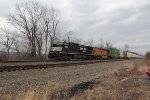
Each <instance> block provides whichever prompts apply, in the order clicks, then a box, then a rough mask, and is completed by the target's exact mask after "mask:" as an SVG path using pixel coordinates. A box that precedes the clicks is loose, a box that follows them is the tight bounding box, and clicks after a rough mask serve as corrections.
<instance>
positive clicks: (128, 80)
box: [72, 60, 150, 100]
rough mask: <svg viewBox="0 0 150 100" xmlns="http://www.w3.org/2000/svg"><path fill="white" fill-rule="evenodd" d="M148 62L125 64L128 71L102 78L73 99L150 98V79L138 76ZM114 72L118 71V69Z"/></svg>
mask: <svg viewBox="0 0 150 100" xmlns="http://www.w3.org/2000/svg"><path fill="white" fill-rule="evenodd" d="M148 63H149V61H148V60H143V61H140V62H137V63H135V64H134V65H132V64H125V65H124V66H125V68H127V69H128V72H126V73H120V74H117V76H113V77H109V78H106V79H103V80H100V84H98V85H96V86H95V87H94V88H93V89H88V90H86V91H85V92H83V93H80V94H78V95H75V96H74V97H73V98H72V100H149V97H150V91H149V88H150V87H149V85H148V82H149V80H146V79H141V80H140V79H139V78H138V77H139V76H141V75H143V74H144V73H145V71H146V70H147V68H148V67H147V65H148ZM112 72H114V73H118V70H117V69H113V70H112ZM143 97H144V98H143Z"/></svg>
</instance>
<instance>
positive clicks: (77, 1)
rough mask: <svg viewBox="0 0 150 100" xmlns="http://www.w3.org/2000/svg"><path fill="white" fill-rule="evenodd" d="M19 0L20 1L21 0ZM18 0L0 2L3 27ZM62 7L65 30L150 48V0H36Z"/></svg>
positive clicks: (142, 49) (137, 48)
mask: <svg viewBox="0 0 150 100" xmlns="http://www.w3.org/2000/svg"><path fill="white" fill-rule="evenodd" d="M18 1H19V0H18ZM18 1H17V0H1V1H0V27H3V26H4V24H6V22H7V21H6V16H7V14H9V13H10V12H12V11H13V9H14V5H15V3H16V2H18ZM35 1H39V2H41V3H42V4H44V5H48V6H49V7H51V6H53V7H55V8H57V9H58V10H59V16H60V22H61V25H62V26H63V28H64V29H65V30H68V31H73V32H74V34H75V35H76V36H77V37H79V38H82V39H84V40H88V39H93V40H94V41H95V42H97V41H99V40H100V38H103V40H107V41H111V42H112V43H113V44H114V46H115V47H118V48H123V46H124V44H128V45H129V46H130V49H131V50H134V51H137V52H140V53H141V52H142V53H145V52H146V51H148V50H149V51H150V0H35Z"/></svg>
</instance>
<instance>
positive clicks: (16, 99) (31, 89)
mask: <svg viewBox="0 0 150 100" xmlns="http://www.w3.org/2000/svg"><path fill="white" fill-rule="evenodd" d="M60 88H61V85H60V84H59V83H57V82H48V83H47V84H45V85H33V84H31V85H29V86H28V87H26V89H25V91H24V92H21V91H17V92H16V93H8V92H6V93H2V94H1V93H0V100H49V98H50V97H51V96H50V94H52V92H54V91H56V90H58V89H60Z"/></svg>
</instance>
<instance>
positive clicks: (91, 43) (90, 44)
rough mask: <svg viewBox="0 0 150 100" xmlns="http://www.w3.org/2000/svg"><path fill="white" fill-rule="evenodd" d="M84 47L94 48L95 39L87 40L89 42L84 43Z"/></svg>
mask: <svg viewBox="0 0 150 100" xmlns="http://www.w3.org/2000/svg"><path fill="white" fill-rule="evenodd" d="M84 45H87V46H93V45H94V40H93V39H90V40H87V41H85V42H84Z"/></svg>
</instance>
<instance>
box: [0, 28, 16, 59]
mask: <svg viewBox="0 0 150 100" xmlns="http://www.w3.org/2000/svg"><path fill="white" fill-rule="evenodd" d="M2 32H3V34H4V36H3V38H1V40H2V44H3V46H4V47H5V48H6V52H7V54H6V58H5V60H6V61H7V60H8V59H9V56H10V50H11V47H12V45H13V42H14V39H13V38H12V32H11V31H10V30H8V29H6V28H3V29H2Z"/></svg>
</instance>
